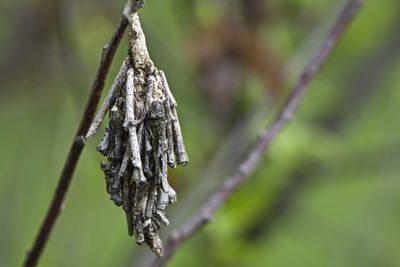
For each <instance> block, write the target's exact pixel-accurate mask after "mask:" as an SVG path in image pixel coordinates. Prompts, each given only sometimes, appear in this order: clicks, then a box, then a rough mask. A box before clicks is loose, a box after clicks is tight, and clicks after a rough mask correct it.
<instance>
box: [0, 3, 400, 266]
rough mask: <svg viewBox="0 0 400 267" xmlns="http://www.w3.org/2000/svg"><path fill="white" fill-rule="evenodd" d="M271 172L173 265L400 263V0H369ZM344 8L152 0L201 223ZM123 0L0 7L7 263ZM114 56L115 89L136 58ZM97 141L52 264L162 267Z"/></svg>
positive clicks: (1, 185) (53, 247)
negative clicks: (115, 193)
mask: <svg viewBox="0 0 400 267" xmlns="http://www.w3.org/2000/svg"><path fill="white" fill-rule="evenodd" d="M365 2H366V3H365V6H364V8H363V9H362V11H361V13H360V14H359V16H358V17H357V18H356V20H355V21H354V23H353V24H352V26H351V27H350V29H349V31H348V32H347V33H346V34H345V36H344V38H343V40H342V42H341V43H340V45H339V47H338V49H337V50H335V52H334V53H333V55H332V57H331V58H330V59H329V60H328V62H327V65H326V66H325V67H324V69H323V71H322V72H321V74H320V75H319V76H318V77H317V79H316V80H314V81H313V83H312V88H311V91H310V92H309V93H308V94H307V95H306V99H305V102H304V103H303V104H302V106H301V109H300V110H299V112H298V114H297V115H296V117H295V119H294V120H293V121H292V122H291V124H290V125H289V126H288V127H286V128H285V130H284V131H283V132H282V134H280V135H279V137H278V138H277V139H276V140H275V141H274V142H273V145H272V147H271V149H270V151H269V152H268V153H267V154H266V156H265V158H264V160H263V162H262V165H261V166H260V168H259V169H258V171H257V172H256V174H255V175H253V176H252V177H251V179H250V180H249V181H248V182H247V183H246V184H245V185H244V186H242V187H241V189H240V190H239V191H238V192H236V193H235V195H234V196H233V197H232V198H231V199H230V200H229V201H228V202H227V203H226V204H225V205H224V207H223V208H222V209H221V210H220V211H219V212H218V214H217V215H216V217H215V219H214V220H213V221H212V223H211V224H209V225H208V226H207V227H206V228H205V229H203V230H202V231H201V233H199V234H197V235H196V236H195V237H194V238H192V239H191V240H190V241H189V242H187V243H185V244H184V246H183V247H182V248H181V249H180V250H179V251H178V253H177V254H176V255H175V257H174V258H173V259H172V260H171V262H170V264H169V266H171V267H174V266H175V267H178V266H194V267H196V266H199V267H200V266H229V267H231V266H233V267H235V266H251V267H253V266H279V267H286V266H288V267H289V266H308V267H312V266H315V267H320V266H327V267H347V266H352V267H353V266H360V267H361V266H362V267H368V266H374V267H375V266H376V267H378V266H379V267H381V266H385V267H391V266H400V254H399V248H400V180H399V178H400V175H399V173H400V162H399V161H400V123H399V122H400V120H399V117H400V90H399V86H400V49H399V48H400V16H399V10H400V2H399V1H398V0H383V1H373V0H370V1H365ZM343 3H344V1H337V0H325V1H320V0H147V1H146V6H145V8H144V9H143V10H142V11H141V15H142V23H143V27H144V29H145V32H146V34H147V41H148V46H149V50H150V53H151V56H152V58H153V60H154V62H155V63H156V65H157V66H159V67H160V68H161V69H163V70H165V72H166V73H167V75H168V77H169V82H170V85H171V87H172V90H173V93H174V94H175V96H176V98H177V100H178V102H179V110H178V111H179V115H180V119H181V124H182V127H183V132H184V137H185V141H186V146H187V150H188V152H189V155H190V157H191V162H190V164H189V165H188V166H187V167H185V168H178V169H176V170H174V171H171V172H170V179H171V182H172V184H173V186H174V188H175V189H176V190H177V192H178V194H179V202H178V203H177V204H176V205H174V206H173V207H171V208H169V210H168V214H169V217H170V218H171V221H172V226H171V227H169V228H168V229H166V231H165V233H164V236H165V235H167V234H168V233H170V232H171V230H172V229H174V228H175V227H177V226H179V225H180V224H181V223H182V222H183V221H184V220H185V219H187V218H188V217H189V216H191V215H192V214H193V213H194V212H195V211H196V208H197V207H199V206H200V205H201V204H202V203H203V202H204V200H205V199H206V197H207V196H209V195H210V194H211V192H212V191H213V190H214V189H215V188H216V187H217V186H218V185H220V184H221V183H222V181H223V179H224V177H225V176H226V175H228V174H230V173H231V172H232V171H234V169H235V166H237V163H238V162H239V161H240V160H241V159H242V158H243V157H244V156H245V154H246V151H248V149H249V148H250V147H251V145H252V144H253V143H254V141H255V140H256V137H257V135H258V134H259V132H260V130H261V129H262V128H263V127H265V126H266V125H267V124H268V122H269V121H270V120H271V118H272V117H273V114H274V112H275V111H276V108H277V107H278V106H279V105H280V103H281V102H282V100H283V99H284V97H285V96H286V95H287V93H288V90H289V89H290V86H291V85H293V82H294V81H295V79H296V77H297V76H298V75H299V73H300V71H301V69H302V68H303V67H304V65H305V64H306V62H307V61H308V60H309V58H310V57H311V55H312V54H313V53H314V52H315V50H316V49H317V48H318V46H319V45H320V44H321V42H322V40H323V38H324V37H325V35H326V33H327V31H328V29H329V26H330V24H331V23H332V22H333V21H334V19H335V18H336V15H337V14H338V12H339V10H340V8H341V7H342V6H343ZM124 4H125V3H124V1H122V0H118V1H106V0H86V1H79V0H31V1H28V0H25V1H22V0H1V2H0V40H1V42H0V127H1V131H0V148H1V154H0V266H19V265H21V264H22V261H23V258H24V256H25V255H26V252H27V250H28V249H29V247H30V246H31V244H32V241H33V239H34V237H35V235H36V232H37V230H38V228H39V225H40V224H41V221H42V218H43V216H44V215H45V213H46V210H47V206H48V203H49V201H50V199H51V197H52V192H53V190H54V188H55V186H56V182H57V179H58V177H59V174H60V170H61V168H62V165H63V162H64V159H65V157H66V154H67V150H68V147H69V145H70V143H71V139H72V136H73V134H74V132H75V130H76V128H77V125H78V121H79V118H80V116H81V114H82V112H83V108H84V103H85V100H86V98H87V96H88V92H89V87H90V84H91V82H92V80H93V78H94V74H95V70H96V67H97V65H98V62H99V55H100V52H101V48H102V47H103V45H104V44H105V43H106V42H107V41H108V39H109V37H110V35H111V33H112V32H113V30H114V28H115V26H116V24H117V22H118V19H119V16H120V13H121V10H122V8H123V6H124ZM126 47H127V45H126V39H124V41H123V42H122V46H121V48H120V50H119V52H118V54H117V56H116V58H115V61H114V64H113V68H112V71H111V75H110V77H109V79H108V82H107V88H108V86H109V84H110V83H111V80H112V76H113V75H115V73H116V71H117V69H118V67H119V65H120V62H121V61H122V60H123V58H124V56H125V52H126ZM99 138H100V136H97V138H96V140H94V141H90V142H89V144H88V146H87V147H86V149H85V151H84V153H83V156H82V158H81V161H80V163H79V166H78V169H77V171H76V174H75V178H74V180H73V183H72V186H71V188H70V192H69V193H68V195H67V199H66V202H65V206H64V209H63V212H62V214H61V216H60V217H59V220H58V222H57V224H56V227H55V229H54V231H53V233H52V235H51V238H50V241H49V243H48V244H47V247H46V249H45V252H44V255H43V257H42V258H41V261H40V265H39V266H43V267H46V266H51V267H53V266H58V267H64V266H65V267H67V266H68V267H70V266H97V267H102V266H104V267H105V266H107V267H108V266H123V267H125V266H126V267H128V266H132V267H133V266H146V264H147V263H148V262H149V261H150V260H151V259H152V258H153V255H151V253H149V252H148V249H147V248H141V247H138V246H136V245H135V244H134V240H133V239H131V238H129V237H128V235H127V230H126V225H125V216H124V214H123V212H122V210H121V209H118V208H115V207H114V205H113V204H112V203H111V202H110V201H109V200H108V195H107V194H106V192H105V182H104V178H103V175H102V172H101V170H100V168H99V164H100V161H101V160H102V157H101V156H100V155H99V153H97V152H96V150H95V146H96V142H97V141H98V140H99Z"/></svg>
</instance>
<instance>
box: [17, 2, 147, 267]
mask: <svg viewBox="0 0 400 267" xmlns="http://www.w3.org/2000/svg"><path fill="white" fill-rule="evenodd" d="M143 3H144V2H143V0H130V1H129V2H128V3H127V5H126V6H125V9H124V14H126V13H125V12H126V11H130V12H132V11H137V10H139V9H140V8H141V7H142V6H143ZM124 14H123V15H122V16H121V20H120V22H119V24H118V27H117V29H116V30H115V32H114V34H113V36H112V37H111V40H110V41H109V43H108V44H107V45H106V46H105V47H104V48H103V53H102V56H101V61H100V65H99V67H98V69H97V74H96V77H95V79H94V81H93V83H92V87H91V93H90V96H89V99H88V101H87V103H86V108H85V111H84V113H83V116H82V118H81V122H80V124H79V128H78V130H77V132H76V134H75V137H74V139H73V142H72V145H71V147H70V149H69V153H68V157H67V159H66V161H65V164H64V167H63V170H62V173H61V176H60V179H59V181H58V184H57V188H56V190H55V191H54V195H53V199H52V201H51V203H50V206H49V208H48V210H47V214H46V217H45V218H44V220H43V222H42V225H41V227H40V230H39V232H38V234H37V236H36V239H35V241H34V243H33V246H32V249H31V250H30V251H29V253H28V255H27V257H26V259H25V262H24V264H23V266H24V267H33V266H36V265H37V262H38V260H39V258H40V256H41V254H42V252H43V249H44V247H45V245H46V243H47V241H48V239H49V236H50V233H51V230H52V229H53V227H54V225H55V222H56V219H57V217H58V215H59V214H60V211H61V207H62V204H63V201H64V198H65V195H66V193H67V191H68V188H69V185H70V183H71V180H72V177H73V174H74V171H75V169H76V166H77V164H78V161H79V158H80V155H81V153H82V150H83V148H84V146H85V135H86V133H87V131H88V130H89V127H90V124H91V123H92V120H93V118H94V115H95V112H96V109H97V106H98V103H99V100H100V96H101V92H102V90H103V88H104V84H105V80H106V77H107V74H108V71H109V69H110V66H111V62H112V60H113V58H114V55H115V52H116V50H117V48H118V46H119V44H120V42H121V39H122V36H123V35H124V32H125V29H126V28H127V26H128V20H127V19H126V16H125V15H124Z"/></svg>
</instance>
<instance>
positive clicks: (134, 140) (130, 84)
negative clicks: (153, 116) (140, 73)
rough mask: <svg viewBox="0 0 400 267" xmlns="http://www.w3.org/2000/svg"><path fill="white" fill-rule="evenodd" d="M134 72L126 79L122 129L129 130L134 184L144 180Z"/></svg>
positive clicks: (131, 70)
mask: <svg viewBox="0 0 400 267" xmlns="http://www.w3.org/2000/svg"><path fill="white" fill-rule="evenodd" d="M134 82H135V81H134V71H133V69H132V68H130V69H129V70H128V74H127V79H126V101H125V104H126V108H125V122H124V128H128V129H129V142H130V145H131V152H132V164H133V167H134V168H135V170H134V172H133V173H134V176H133V177H134V181H135V183H145V182H146V178H145V177H144V174H143V170H142V160H141V159H140V148H139V142H138V137H137V132H136V124H137V123H136V121H135V109H134Z"/></svg>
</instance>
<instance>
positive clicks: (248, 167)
mask: <svg viewBox="0 0 400 267" xmlns="http://www.w3.org/2000/svg"><path fill="white" fill-rule="evenodd" d="M362 4H363V0H349V1H348V2H347V3H346V5H345V6H344V8H343V10H342V12H341V13H340V15H339V17H338V19H337V20H336V22H335V24H334V25H333V27H332V29H331V31H330V33H329V34H328V36H327V38H326V39H325V41H324V43H323V44H322V46H321V48H320V49H319V50H318V51H317V53H316V55H315V57H314V58H313V59H312V60H311V61H310V62H309V64H308V65H307V66H306V68H305V69H304V71H303V73H302V74H301V76H300V78H299V80H298V81H297V83H296V84H295V86H294V88H293V90H292V92H291V94H290V95H289V97H288V98H287V100H286V102H285V104H284V105H283V106H282V108H281V109H280V111H279V112H278V115H277V116H276V118H275V120H274V121H273V122H272V124H271V126H270V127H269V128H267V129H265V130H264V132H263V133H262V134H261V136H260V138H259V140H258V142H257V144H256V145H255V147H254V148H253V149H252V150H251V151H250V153H249V155H248V157H247V158H246V159H245V160H244V161H243V162H242V164H240V166H239V168H238V169H237V171H236V172H235V173H234V174H233V175H232V176H230V177H228V178H227V179H226V180H225V183H224V184H223V185H222V186H221V187H220V188H219V189H218V190H217V191H216V192H215V193H214V194H213V195H212V196H211V197H210V198H209V199H208V200H207V201H206V203H205V204H204V205H203V207H202V208H201V209H200V210H199V212H198V213H196V214H195V215H194V216H193V217H192V218H191V219H189V220H188V221H187V222H186V223H185V224H184V225H183V226H182V227H181V228H179V229H178V230H176V231H175V232H174V233H173V234H172V236H171V237H170V238H169V240H168V243H167V245H166V246H165V251H164V256H163V257H162V258H158V259H156V260H155V261H154V262H153V263H152V264H151V265H150V266H152V267H162V266H165V264H166V263H167V262H168V260H169V259H170V258H171V257H172V256H173V254H174V253H175V251H176V250H177V249H178V248H179V247H180V246H181V245H182V243H183V242H185V241H186V240H187V239H189V238H190V237H191V236H193V235H194V234H196V233H197V232H198V231H200V230H201V228H202V227H203V226H204V225H206V224H207V223H208V222H209V221H210V220H211V218H212V216H213V215H214V213H215V212H216V211H217V209H218V208H219V207H220V206H222V204H224V202H225V201H226V200H227V198H228V197H229V196H230V195H232V194H233V193H234V192H235V190H236V189H237V188H238V187H239V186H240V185H242V184H243V183H244V182H245V181H246V180H247V179H248V177H249V176H250V175H251V174H252V173H253V172H254V170H255V169H256V168H257V166H258V165H259V163H260V161H261V159H262V157H263V155H264V153H265V152H266V150H267V148H268V147H269V145H270V143H271V142H272V141H273V139H274V138H275V137H276V136H277V134H278V133H279V132H280V131H281V130H282V128H283V127H284V126H285V125H286V124H287V123H288V122H289V120H290V119H292V117H293V115H294V113H295V112H296V111H297V109H298V107H299V104H300V102H301V101H302V99H303V97H304V94H305V93H306V91H307V89H308V86H309V84H310V82H311V81H312V80H313V79H314V78H315V76H316V74H317V73H318V72H319V71H320V69H321V67H322V65H323V64H324V63H325V62H326V60H327V58H328V56H329V55H330V54H331V53H332V51H333V49H334V48H335V46H336V45H337V43H338V42H339V40H340V38H341V37H342V35H343V33H344V32H345V30H346V29H347V27H348V26H349V24H350V22H351V21H352V19H353V18H354V16H355V15H356V13H357V11H358V10H359V9H360V8H361V6H362Z"/></svg>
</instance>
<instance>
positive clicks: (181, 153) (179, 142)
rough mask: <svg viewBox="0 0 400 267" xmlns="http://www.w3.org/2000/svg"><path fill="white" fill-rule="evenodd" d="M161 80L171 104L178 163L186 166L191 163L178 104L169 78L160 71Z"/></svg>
mask: <svg viewBox="0 0 400 267" xmlns="http://www.w3.org/2000/svg"><path fill="white" fill-rule="evenodd" d="M159 73H160V78H161V82H162V85H163V89H164V90H165V93H166V94H167V96H168V100H169V102H170V106H171V111H172V114H171V120H170V121H171V122H172V132H173V137H174V142H175V146H174V147H175V148H174V150H175V155H176V161H177V162H178V164H179V165H183V166H185V165H186V164H188V162H189V157H188V155H187V154H186V149H185V144H184V143H183V137H182V130H181V125H180V124H179V119H178V114H177V112H176V107H177V103H176V100H175V98H174V96H173V95H172V93H171V90H170V89H169V85H168V81H167V77H165V73H164V72H163V71H162V70H160V71H159Z"/></svg>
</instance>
